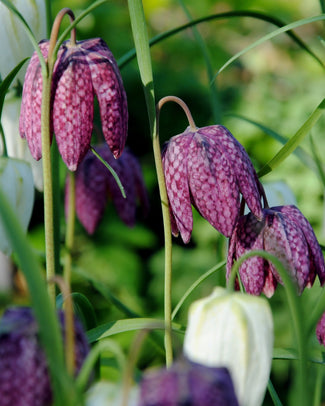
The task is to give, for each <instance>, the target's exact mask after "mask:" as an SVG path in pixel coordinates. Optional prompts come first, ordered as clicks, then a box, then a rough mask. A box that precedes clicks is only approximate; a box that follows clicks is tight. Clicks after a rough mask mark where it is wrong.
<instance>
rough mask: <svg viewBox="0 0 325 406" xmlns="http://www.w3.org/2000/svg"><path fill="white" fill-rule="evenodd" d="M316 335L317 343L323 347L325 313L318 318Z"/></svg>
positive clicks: (324, 339) (324, 342) (324, 343)
mask: <svg viewBox="0 0 325 406" xmlns="http://www.w3.org/2000/svg"><path fill="white" fill-rule="evenodd" d="M316 336H317V339H318V341H319V344H321V345H323V346H324V347H325V313H323V314H322V317H321V318H320V319H319V321H318V323H317V326H316Z"/></svg>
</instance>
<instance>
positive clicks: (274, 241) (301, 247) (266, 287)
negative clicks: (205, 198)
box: [227, 205, 325, 297]
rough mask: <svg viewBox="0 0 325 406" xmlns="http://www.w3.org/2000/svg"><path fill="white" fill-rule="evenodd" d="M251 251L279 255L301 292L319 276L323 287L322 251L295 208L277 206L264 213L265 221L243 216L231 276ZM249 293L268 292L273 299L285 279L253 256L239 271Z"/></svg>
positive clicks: (324, 266)
mask: <svg viewBox="0 0 325 406" xmlns="http://www.w3.org/2000/svg"><path fill="white" fill-rule="evenodd" d="M251 250H265V251H266V252H269V253H271V254H273V255H275V256H276V257H277V258H278V259H280V261H282V263H283V265H284V266H285V267H286V269H287V270H288V272H289V273H290V275H291V276H292V279H293V281H294V282H295V283H296V285H297V288H298V292H299V293H300V294H301V293H302V291H303V290H304V288H305V287H310V286H312V284H313V283H314V280H315V277H316V275H318V277H319V280H320V283H321V285H323V284H324V282H325V280H324V277H325V264H324V257H323V254H322V252H321V248H320V246H319V244H318V242H317V239H316V236H315V234H314V231H313V229H312V227H311V225H310V224H309V222H308V220H307V219H306V218H305V217H304V215H303V214H302V213H301V212H300V211H299V210H298V209H297V207H295V206H292V205H291V206H277V207H271V208H269V209H264V210H263V220H262V221H258V220H257V219H256V217H255V216H253V215H252V213H249V214H248V215H246V216H242V217H241V218H240V219H239V221H238V223H237V226H236V229H235V231H234V233H233V235H232V237H231V239H230V243H229V252H228V259H227V275H228V276H229V274H230V271H231V267H232V265H233V263H234V261H236V260H237V259H238V258H240V257H241V256H242V255H243V254H245V253H246V252H249V251H251ZM239 274H240V278H241V281H242V283H243V285H244V287H245V289H246V291H247V292H248V293H251V294H254V295H259V294H261V293H262V292H264V293H265V294H266V295H267V296H268V297H270V296H272V295H273V293H274V290H275V288H276V285H277V282H280V283H282V281H281V278H280V276H279V274H278V272H277V270H276V268H275V267H274V266H273V264H272V263H270V262H269V261H267V260H265V259H263V258H260V257H252V258H249V259H247V260H246V261H245V262H244V263H243V264H242V265H241V267H240V270H239Z"/></svg>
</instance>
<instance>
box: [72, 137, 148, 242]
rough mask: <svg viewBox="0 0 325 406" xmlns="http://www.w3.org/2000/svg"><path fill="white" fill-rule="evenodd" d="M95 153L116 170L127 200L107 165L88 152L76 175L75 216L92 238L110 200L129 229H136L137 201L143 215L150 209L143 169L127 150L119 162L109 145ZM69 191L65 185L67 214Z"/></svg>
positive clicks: (101, 147) (98, 148)
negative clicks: (133, 227)
mask: <svg viewBox="0 0 325 406" xmlns="http://www.w3.org/2000/svg"><path fill="white" fill-rule="evenodd" d="M96 152H97V153H98V154H99V155H100V156H101V157H102V158H103V159H104V160H105V161H106V162H107V163H108V164H109V165H110V166H111V167H112V168H113V169H114V171H115V172H116V174H117V175H118V177H119V179H120V181H121V183H122V185H123V187H124V190H125V195H126V198H124V197H123V196H122V193H121V190H120V189H119V186H118V184H117V182H116V180H115V179H114V177H113V175H112V174H111V173H110V172H109V170H108V169H107V168H106V167H105V165H104V164H103V163H102V162H101V161H100V160H99V159H98V158H97V157H96V156H95V155H94V154H93V153H92V152H90V151H89V152H88V153H87V155H86V157H85V158H84V160H83V161H82V163H81V164H80V165H79V167H78V169H77V171H76V175H75V176H76V213H77V217H78V219H79V221H80V222H81V224H82V225H83V226H84V228H85V229H86V231H87V232H88V233H89V234H93V233H94V231H95V229H96V227H97V226H98V224H99V222H100V220H101V218H102V216H103V214H104V211H105V208H106V205H107V202H108V199H109V198H111V199H112V201H113V203H114V205H115V207H116V210H117V213H118V215H119V216H120V218H121V219H122V221H123V222H124V223H125V224H126V225H127V226H129V227H132V226H134V224H135V218H136V207H137V198H139V201H140V204H141V207H142V210H143V213H144V214H146V213H147V211H148V207H149V202H148V195H147V192H146V189H145V185H144V181H143V177H142V173H141V168H140V165H139V163H138V161H137V159H136V158H135V156H134V155H133V154H132V153H131V152H129V151H128V150H124V152H123V154H122V155H121V156H120V158H119V159H117V160H116V159H114V157H113V155H112V153H111V151H110V150H109V148H108V147H107V145H102V146H99V147H97V148H96ZM68 188H69V183H67V185H66V202H65V207H66V213H67V210H68V195H69V193H68Z"/></svg>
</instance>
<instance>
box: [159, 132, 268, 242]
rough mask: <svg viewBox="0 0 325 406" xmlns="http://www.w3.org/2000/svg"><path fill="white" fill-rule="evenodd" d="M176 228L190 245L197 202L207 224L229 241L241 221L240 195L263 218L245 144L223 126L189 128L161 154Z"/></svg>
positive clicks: (173, 226)
mask: <svg viewBox="0 0 325 406" xmlns="http://www.w3.org/2000/svg"><path fill="white" fill-rule="evenodd" d="M162 160H163V166H164V173H165V179H166V187H167V193H168V198H169V203H170V209H171V213H172V230H173V234H174V235H177V233H178V231H179V232H180V234H181V236H182V239H183V241H184V242H185V243H187V242H189V240H190V237H191V232H192V228H193V216H192V204H193V206H194V207H195V208H196V209H197V210H198V211H199V213H200V214H201V215H202V216H203V217H204V218H205V219H206V220H208V222H209V223H210V224H211V225H212V226H213V227H215V228H216V229H217V230H219V231H220V232H221V233H222V234H224V235H225V236H226V237H230V236H231V234H232V231H233V230H234V227H235V224H236V222H237V220H238V218H239V211H240V194H242V195H243V197H244V199H245V201H246V203H247V205H248V207H249V208H250V210H251V211H252V212H253V213H254V215H255V216H256V217H257V218H261V217H262V206H261V199H260V189H259V183H258V180H257V176H256V172H255V170H254V168H253V165H252V163H251V161H250V159H249V157H248V155H247V153H246V151H245V149H244V148H243V147H242V146H241V144H240V143H239V142H238V141H237V140H236V139H235V138H234V137H233V135H232V134H231V133H230V132H229V131H228V130H227V129H226V128H225V127H223V126H220V125H215V126H209V127H203V128H199V129H197V130H196V131H193V130H191V129H190V128H188V129H186V131H185V132H184V133H182V134H180V135H177V136H175V137H173V138H171V139H170V141H169V142H168V144H167V145H166V146H165V148H164V149H163V152H162Z"/></svg>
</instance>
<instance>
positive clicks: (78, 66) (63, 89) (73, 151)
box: [19, 38, 128, 171]
mask: <svg viewBox="0 0 325 406" xmlns="http://www.w3.org/2000/svg"><path fill="white" fill-rule="evenodd" d="M39 46H40V49H41V51H42V54H43V56H44V57H45V58H46V57H47V53H48V48H49V42H48V41H43V42H40V44H39ZM42 82H43V81H42V75H41V67H40V62H39V58H38V56H37V54H36V52H34V54H33V56H32V58H31V60H30V63H29V65H28V68H27V72H26V77H25V82H24V88H23V98H22V106H21V115H20V123H19V131H20V135H21V136H22V137H23V138H26V140H27V142H28V145H29V148H30V151H31V153H32V156H33V157H34V158H35V159H36V160H39V159H40V158H41V157H42V142H41V103H42ZM94 95H96V96H97V99H98V103H99V108H100V115H101V121H102V130H103V134H104V137H105V140H106V142H107V143H108V145H109V147H110V149H111V151H112V153H113V155H114V156H115V158H117V157H119V156H120V155H121V153H122V151H123V148H124V145H125V141H126V137H127V122H128V111H127V100H126V94H125V91H124V87H123V83H122V78H121V75H120V72H119V69H118V67H117V64H116V61H115V59H114V57H113V54H112V53H111V51H110V50H109V48H108V47H107V45H106V43H105V42H104V41H103V40H102V39H100V38H95V39H90V40H85V41H78V42H77V43H76V45H72V44H71V42H70V41H66V42H65V43H63V44H62V45H61V47H60V49H59V52H58V56H57V60H56V62H55V65H54V71H53V79H52V100H51V113H52V114H51V119H52V129H53V131H54V133H55V136H56V140H57V144H58V148H59V151H60V154H61V156H62V159H63V160H64V162H65V163H66V165H67V167H68V168H69V169H70V170H72V171H74V170H76V168H77V166H78V164H79V163H80V162H81V160H82V158H83V157H84V156H85V154H86V152H87V150H88V149H89V145H90V139H91V134H92V129H93V114H94V113H93V110H94V107H93V104H94Z"/></svg>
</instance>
